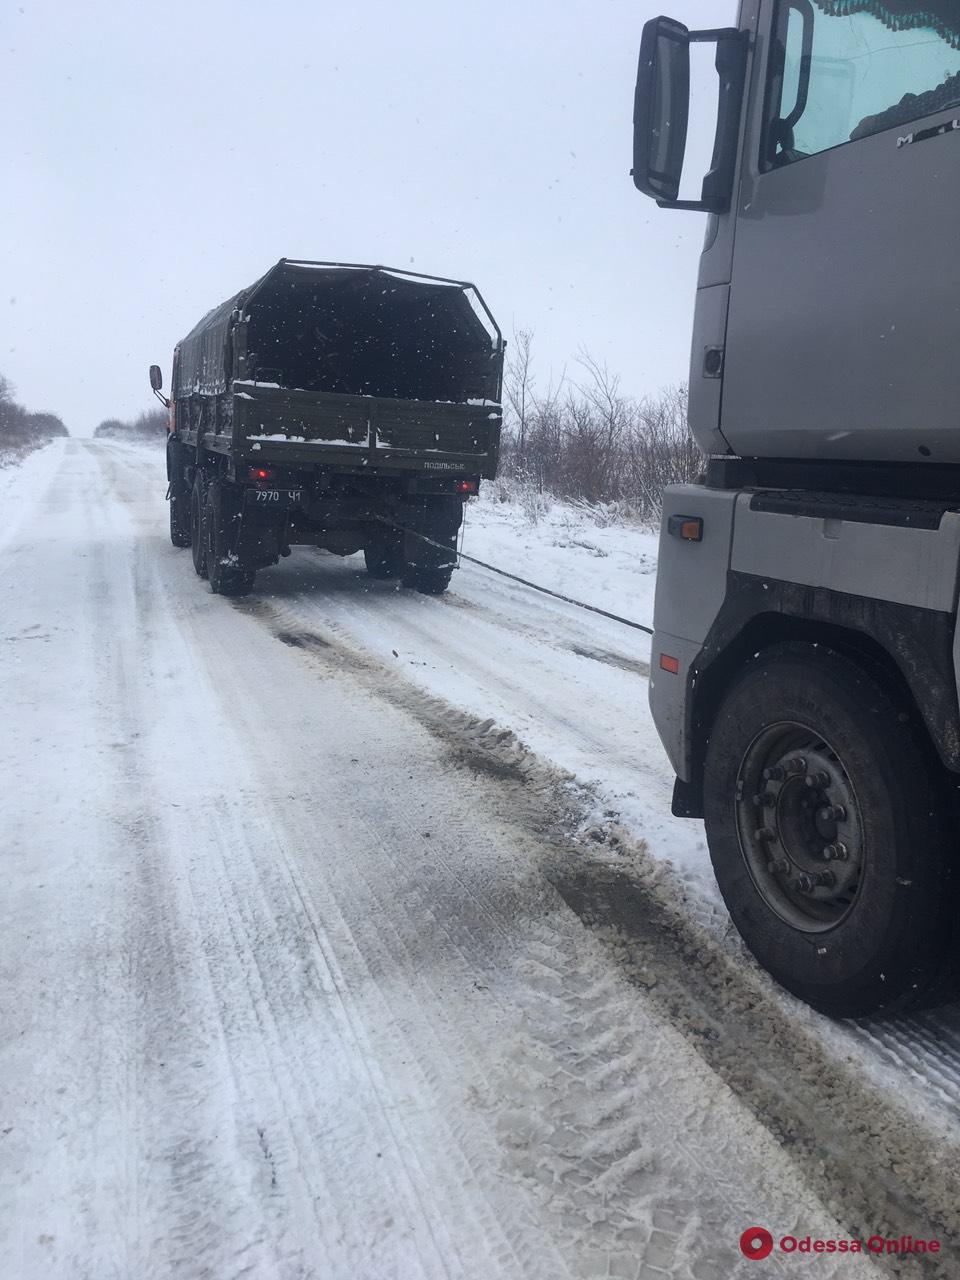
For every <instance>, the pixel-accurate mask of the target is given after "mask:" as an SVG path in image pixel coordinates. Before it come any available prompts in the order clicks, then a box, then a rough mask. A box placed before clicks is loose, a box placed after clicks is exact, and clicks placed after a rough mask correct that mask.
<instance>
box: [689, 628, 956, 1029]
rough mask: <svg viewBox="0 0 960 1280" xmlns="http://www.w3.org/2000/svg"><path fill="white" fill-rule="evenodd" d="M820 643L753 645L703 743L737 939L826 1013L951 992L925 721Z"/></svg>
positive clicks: (941, 818) (712, 835) (708, 810)
mask: <svg viewBox="0 0 960 1280" xmlns="http://www.w3.org/2000/svg"><path fill="white" fill-rule="evenodd" d="M914 720H915V715H911V714H910V713H909V712H908V710H907V709H906V708H905V707H901V706H899V705H898V704H897V703H896V702H895V700H894V699H893V698H891V696H890V695H889V694H888V692H887V691H886V690H885V689H884V688H882V687H881V685H880V684H879V683H877V681H876V680H874V679H873V677H872V676H870V675H868V674H867V673H866V672H865V671H864V670H863V669H862V668H861V667H859V666H857V665H856V664H855V663H853V662H851V661H850V660H849V659H847V658H845V657H843V656H841V655H840V654H838V653H835V652H833V651H831V650H828V649H825V648H823V647H822V646H817V647H813V646H811V645H783V646H779V647H778V648H776V649H773V650H769V651H767V652H766V653H764V654H762V655H760V657H759V658H758V659H756V660H755V661H754V662H752V663H751V664H750V666H749V667H748V668H747V670H746V671H745V672H744V674H743V675H742V676H741V677H740V679H739V680H738V681H737V683H736V684H735V685H734V686H733V688H732V689H731V690H730V691H729V693H728V694H727V696H726V698H725V700H724V702H723V704H722V706H721V707H720V709H719V712H718V714H717V718H716V720H715V722H714V726H713V730H712V732H711V735H710V742H709V745H708V747H707V754H706V767H705V777H704V813H705V819H706V831H707V840H708V843H709V847H710V857H711V860H712V862H713V867H714V871H715V873H716V877H717V882H718V884H719V886H720V891H721V893H722V894H723V898H724V901H725V902H726V904H727V907H728V909H729V911H730V914H731V916H732V917H733V920H734V923H735V924H736V926H737V928H738V929H739V931H740V934H741V936H742V937H743V939H744V942H745V943H746V944H747V946H748V947H749V948H750V950H751V951H752V952H753V954H754V955H755V956H756V958H757V959H758V960H759V962H760V963H761V964H762V965H763V966H764V968H765V969H767V970H768V971H769V972H770V973H771V974H772V975H773V976H774V977H775V978H776V979H777V980H778V981H779V982H780V983H782V984H783V986H785V987H786V988H787V989H788V990H790V991H792V992H793V993H794V994H795V995H798V996H799V997H800V998H801V999H803V1000H805V1001H807V1003H809V1004H811V1005H813V1007H814V1008H816V1009H819V1010H820V1011H821V1012H823V1013H826V1014H829V1015H831V1016H834V1017H854V1016H858V1015H864V1014H869V1013H873V1012H876V1011H878V1010H880V1009H891V1008H915V1007H922V1006H924V1005H928V1004H933V1003H937V1002H938V1001H940V1000H943V999H947V998H949V997H950V996H951V995H952V993H953V991H954V989H955V985H956V974H955V969H954V967H953V964H952V960H953V955H952V951H953V946H952V944H953V934H954V928H953V917H954V913H955V907H954V904H955V901H956V884H955V881H956V875H955V857H954V848H953V846H954V843H955V840H954V838H953V837H952V835H951V832H950V826H951V824H950V822H949V817H948V814H947V807H948V800H947V796H946V794H945V792H946V788H945V786H944V784H943V781H942V778H941V776H940V773H939V765H938V763H937V762H936V761H935V760H934V759H932V758H930V756H929V753H928V752H927V751H926V749H925V747H924V745H923V740H922V738H921V736H920V735H921V732H922V731H921V729H920V726H919V725H918V724H916V723H912V721H914Z"/></svg>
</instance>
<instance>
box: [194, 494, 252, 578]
mask: <svg viewBox="0 0 960 1280" xmlns="http://www.w3.org/2000/svg"><path fill="white" fill-rule="evenodd" d="M241 500H242V499H241V495H240V493H239V492H238V491H236V490H235V489H234V488H233V487H232V486H231V485H225V484H224V483H223V481H222V480H212V481H211V482H210V485H209V487H208V489H207V513H206V520H205V524H206V537H207V574H208V576H209V578H210V588H211V590H212V591H213V592H214V593H215V594H216V595H221V596H245V595H247V594H248V593H249V592H250V590H251V589H252V588H253V583H254V580H255V579H256V576H257V575H256V572H255V571H254V570H253V569H244V568H241V567H240V565H239V564H237V563H236V554H235V551H234V548H235V546H236V544H237V535H238V532H239V525H240V515H241V511H242V508H241V505H240V504H241Z"/></svg>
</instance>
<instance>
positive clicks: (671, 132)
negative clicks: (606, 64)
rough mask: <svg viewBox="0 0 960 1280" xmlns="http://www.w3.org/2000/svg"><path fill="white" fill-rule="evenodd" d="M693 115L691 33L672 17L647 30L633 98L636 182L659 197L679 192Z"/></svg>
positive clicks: (655, 20)
mask: <svg viewBox="0 0 960 1280" xmlns="http://www.w3.org/2000/svg"><path fill="white" fill-rule="evenodd" d="M689 114H690V32H689V31H688V30H687V28H686V27H685V26H684V25H683V23H682V22H675V21H674V20H673V18H653V19H651V21H650V22H648V23H646V25H645V26H644V28H643V36H642V38H641V40H640V62H639V65H638V67H637V88H636V92H635V94H634V99H633V181H634V185H635V186H636V187H637V189H638V190H639V191H642V192H643V193H644V195H647V196H652V197H653V199H654V200H669V201H671V202H672V201H674V200H676V199H677V197H678V196H679V195H680V177H681V174H682V173H683V157H684V154H685V152H686V149H687V118H688V116H689Z"/></svg>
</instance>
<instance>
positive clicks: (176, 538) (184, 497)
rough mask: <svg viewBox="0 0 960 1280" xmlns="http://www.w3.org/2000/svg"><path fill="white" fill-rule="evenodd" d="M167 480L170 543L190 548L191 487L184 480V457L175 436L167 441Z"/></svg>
mask: <svg viewBox="0 0 960 1280" xmlns="http://www.w3.org/2000/svg"><path fill="white" fill-rule="evenodd" d="M167 479H168V481H169V482H170V484H169V489H170V492H169V494H168V495H167V501H168V502H169V503H170V541H171V542H172V543H173V545H174V546H175V547H189V546H190V542H191V534H190V520H191V514H190V486H189V485H188V484H187V483H186V481H185V480H184V478H183V455H182V452H181V449H180V442H179V440H177V439H176V437H174V436H170V437H169V439H168V440H167Z"/></svg>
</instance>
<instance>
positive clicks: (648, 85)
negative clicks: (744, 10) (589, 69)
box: [631, 18, 748, 213]
mask: <svg viewBox="0 0 960 1280" xmlns="http://www.w3.org/2000/svg"><path fill="white" fill-rule="evenodd" d="M747 39H748V37H747V34H746V32H742V31H739V30H738V29H737V28H736V27H719V28H716V29H714V30H710V31H689V30H688V29H687V28H686V27H685V26H684V25H683V23H682V22H677V21H675V19H673V18H653V19H651V20H650V21H649V22H648V23H646V25H645V26H644V28H643V36H642V38H641V41H640V62H639V66H638V68H637V87H636V92H635V94H634V100H633V169H632V171H631V172H632V173H633V181H634V185H635V186H636V187H637V189H638V190H639V191H642V192H643V193H644V195H647V196H652V197H653V199H654V200H656V202H657V203H658V204H659V205H660V206H661V207H662V208H669V209H695V210H698V211H701V212H704V213H723V212H724V211H725V210H727V209H729V207H730V201H731V199H732V196H733V179H734V173H735V170H736V162H737V147H738V144H739V139H740V113H741V106H742V103H743V89H744V81H745V77H746V66H747ZM693 43H697V44H704V43H714V44H716V46H717V58H716V67H717V76H718V78H719V82H720V83H719V90H720V98H719V104H718V107H717V132H716V137H715V138H714V144H713V159H712V161H711V164H710V171H709V173H707V174H706V176H705V177H704V179H703V190H702V192H701V196H700V199H699V200H681V199H679V195H680V179H681V177H682V175H683V160H684V156H685V154H686V150H687V123H688V119H689V115H690V45H691V44H693Z"/></svg>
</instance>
